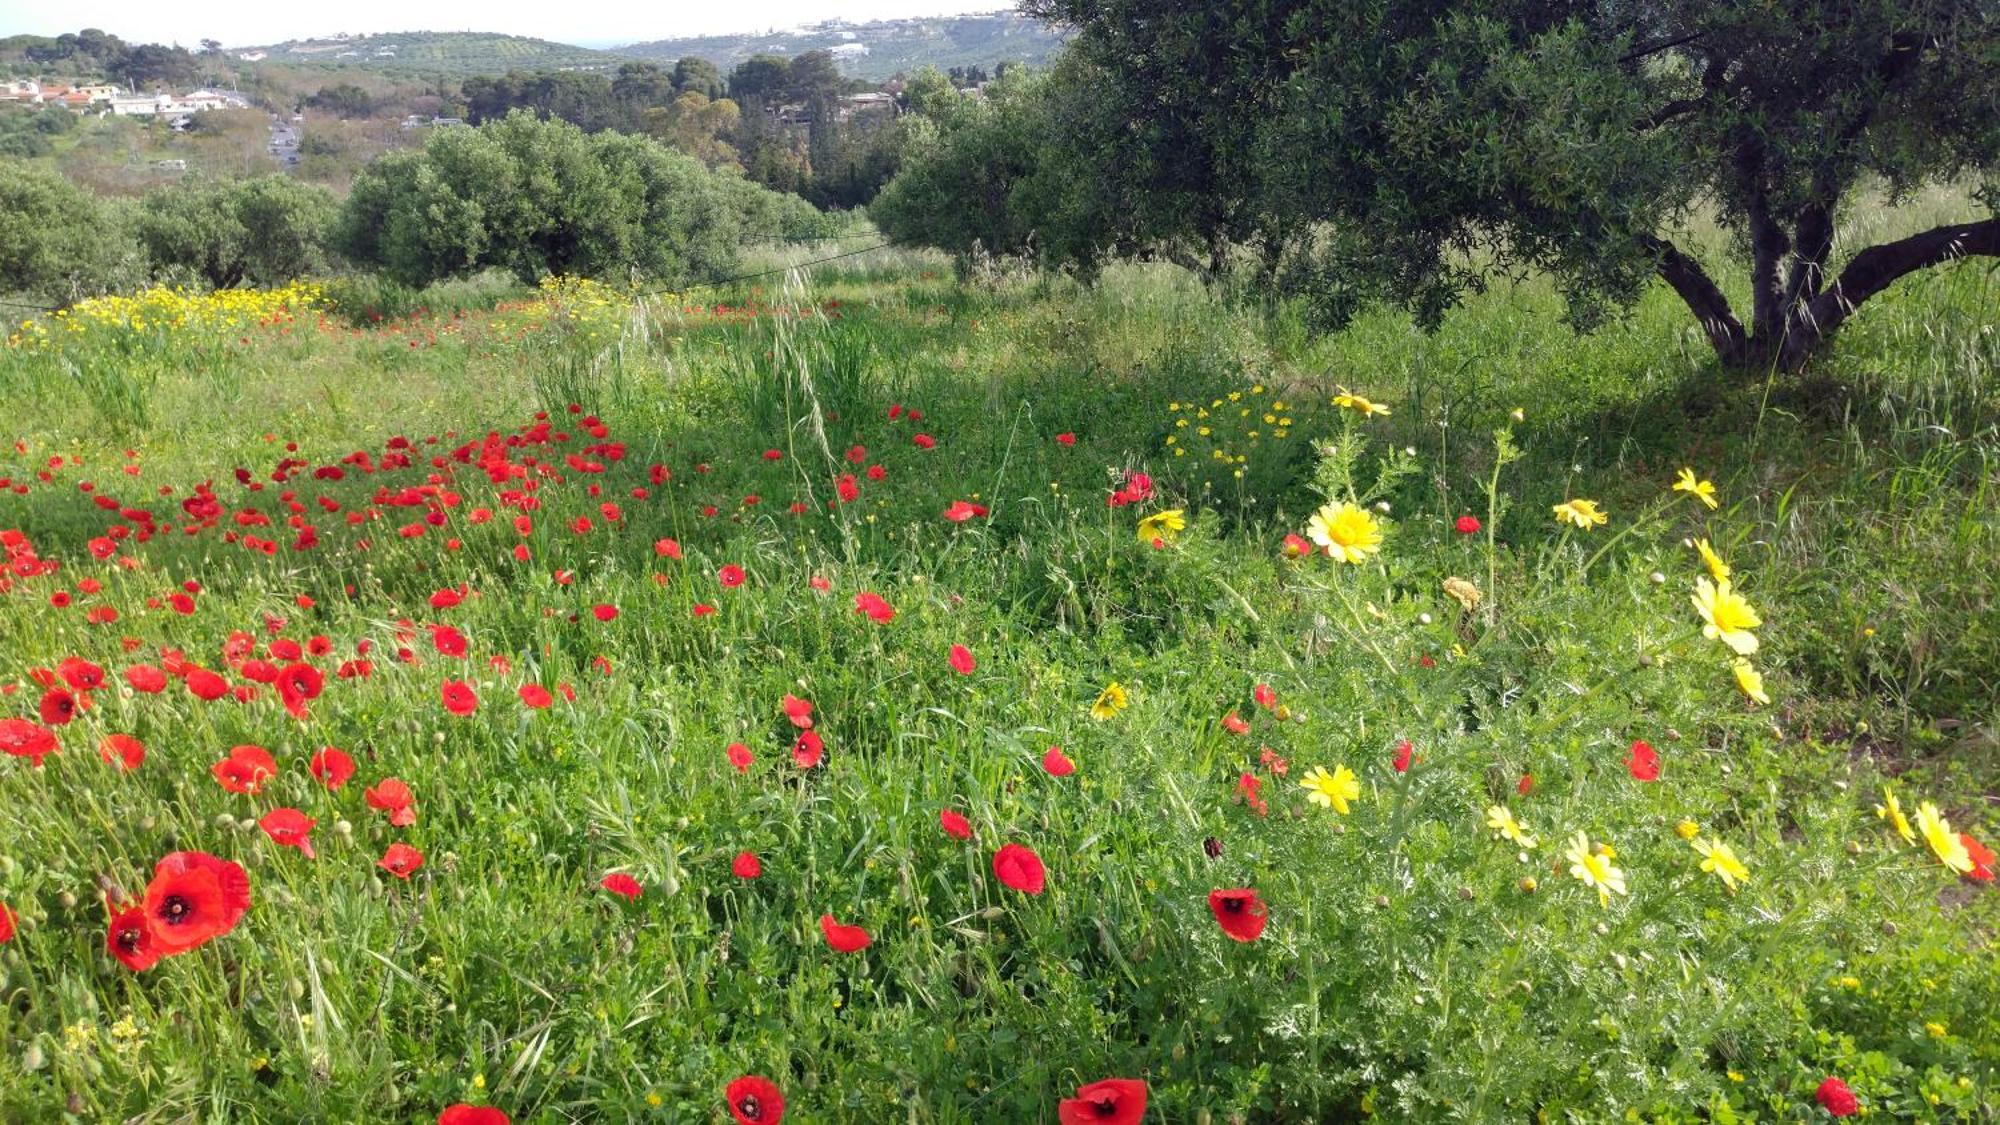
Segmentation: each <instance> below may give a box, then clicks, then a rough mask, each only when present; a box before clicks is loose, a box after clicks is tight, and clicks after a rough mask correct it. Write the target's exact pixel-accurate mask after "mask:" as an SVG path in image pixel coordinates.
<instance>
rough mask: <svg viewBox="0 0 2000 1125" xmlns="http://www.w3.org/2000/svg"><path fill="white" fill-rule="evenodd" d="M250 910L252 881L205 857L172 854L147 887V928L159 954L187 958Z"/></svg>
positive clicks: (231, 865) (229, 865) (234, 867)
mask: <svg viewBox="0 0 2000 1125" xmlns="http://www.w3.org/2000/svg"><path fill="white" fill-rule="evenodd" d="M249 910H250V876H248V875H246V874H244V872H243V869H242V868H241V867H239V866H237V865H236V864H234V863H231V862H229V861H228V860H226V859H218V858H216V857H215V856H212V855H208V854H206V853H204V852H174V853H173V854H171V855H169V856H167V857H166V858H164V859H162V860H160V862H159V863H158V864H156V865H155V866H154V868H153V881H152V882H150V883H148V884H147V885H146V905H145V911H146V913H145V918H146V929H147V931H148V933H149V934H150V935H151V936H152V938H153V941H154V943H155V944H157V945H158V946H159V948H160V951H161V953H162V954H163V955H168V956H171V955H173V954H176V953H185V952H187V951H188V950H190V949H194V948H196V947H197V946H200V945H204V944H206V943H208V942H210V941H213V940H214V939H216V938H219V937H221V936H223V935H224V934H226V933H228V932H229V931H231V930H233V929H235V928H236V923H238V922H240V921H242V920H243V915H244V914H246V913H248V912H249Z"/></svg>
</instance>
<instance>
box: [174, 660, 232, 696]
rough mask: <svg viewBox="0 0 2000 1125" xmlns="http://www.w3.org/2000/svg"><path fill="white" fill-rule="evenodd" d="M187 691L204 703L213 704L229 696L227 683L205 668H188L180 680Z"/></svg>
mask: <svg viewBox="0 0 2000 1125" xmlns="http://www.w3.org/2000/svg"><path fill="white" fill-rule="evenodd" d="M182 682H183V683H185V684H187V689H188V691H190V692H192V693H193V694H194V697H195V698H196V699H199V700H201V701H202V702H204V703H213V702H215V701H216V700H218V699H221V698H222V697H223V696H225V695H228V694H229V681H228V680H225V679H223V678H222V677H221V676H218V675H216V674H215V673H214V672H211V671H209V670H208V669H206V668H189V669H188V671H187V677H186V678H185V679H184V680H182Z"/></svg>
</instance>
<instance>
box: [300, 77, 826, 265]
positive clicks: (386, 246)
mask: <svg viewBox="0 0 2000 1125" xmlns="http://www.w3.org/2000/svg"><path fill="white" fill-rule="evenodd" d="M821 221H829V220H820V219H819V218H818V217H817V213H816V212H813V211H812V209H811V207H810V206H809V205H807V204H806V203H805V202H804V201H802V200H792V199H788V198H787V197H784V196H780V195H777V194H776V193H773V192H770V191H767V190H765V189H763V188H759V187H757V186H755V185H753V184H749V183H747V182H745V181H743V180H741V179H735V178H730V177H726V176H723V175H720V174H718V173H715V172H711V171H709V170H708V169H707V168H706V167H704V166H703V165H702V164H701V162H700V161H698V160H695V159H694V158H692V157H690V156H686V155H684V154H682V153H678V152H675V151H673V150H671V149H668V148H666V147H665V146H663V145H661V144H659V143H657V142H655V141H651V140H648V139H645V138H641V137H631V136H624V135H620V134H614V133H605V134H598V135H595V136H591V135H586V134H585V133H584V132H583V131H582V130H581V129H578V128H577V127H576V126H574V125H570V124H568V123H566V122H562V121H540V120H537V119H536V118H535V117H534V116H533V115H532V114H529V113H526V112H516V113H513V114H510V115H509V116H508V117H506V118H505V119H503V120H500V121H497V122H493V123H491V124H487V125H483V126H480V127H478V128H476V129H451V130H443V131H439V132H437V133H435V134H433V135H432V136H431V138H430V140H429V141H428V142H427V143H426V144H425V146H424V149H423V151H422V152H418V153H399V154H396V155H393V156H388V157H384V158H382V159H380V160H377V161H376V162H374V163H373V164H371V165H369V166H368V167H367V168H366V169H364V170H363V172H362V173H361V175H360V176H358V177H357V178H356V180H355V183H354V191H353V194H352V195H350V196H349V197H348V201H347V206H346V208H345V210H344V211H343V213H342V215H341V219H340V225H339V235H338V245H339V246H340V248H341V250H342V252H343V253H345V254H346V255H347V256H348V257H349V258H351V259H353V260H354V261H355V262H357V263H360V264H365V265H371V266H376V267H378V268H380V269H382V270H383V271H384V272H386V273H387V274H388V275H389V276H390V277H392V278H394V279H395V280H396V281H398V282H400V283H402V284H404V285H424V284H428V283H430V282H432V281H436V280H438V279H440V278H446V277H457V276H463V275H465V274H466V273H469V272H471V271H474V270H478V269H483V268H487V267H498V268H501V269H506V270H509V271H511V272H513V273H514V274H515V276H517V277H519V278H521V280H523V281H527V282H534V281H538V280H539V279H541V278H543V277H548V276H554V275H565V276H572V275H573V276H587V277H604V278H616V279H618V280H629V279H645V280H651V281H664V282H667V283H669V284H679V283H681V282H684V281H688V280H693V279H696V278H700V277H708V276H714V275H715V274H717V273H720V272H723V271H726V270H727V269H728V268H729V267H730V266H731V265H732V264H733V262H734V261H735V256H736V252H737V249H738V248H739V247H740V246H741V245H742V244H743V243H744V242H746V241H751V240H756V239H764V238H774V237H779V236H781V235H787V234H791V233H792V232H795V231H804V230H808V229H812V228H814V227H815V226H816V225H817V224H818V223H819V222H821Z"/></svg>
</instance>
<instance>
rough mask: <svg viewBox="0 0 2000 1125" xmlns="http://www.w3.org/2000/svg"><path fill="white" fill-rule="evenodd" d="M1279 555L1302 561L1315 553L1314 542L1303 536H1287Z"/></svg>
mask: <svg viewBox="0 0 2000 1125" xmlns="http://www.w3.org/2000/svg"><path fill="white" fill-rule="evenodd" d="M1278 553H1279V554H1282V555H1284V556H1285V557H1286V558H1288V559H1302V558H1305V557H1306V556H1307V555H1310V554H1312V553H1313V545H1312V541H1311V540H1309V539H1307V538H1306V537H1305V536H1303V535H1287V536H1285V541H1284V543H1283V544H1281V545H1280V546H1279V548H1278Z"/></svg>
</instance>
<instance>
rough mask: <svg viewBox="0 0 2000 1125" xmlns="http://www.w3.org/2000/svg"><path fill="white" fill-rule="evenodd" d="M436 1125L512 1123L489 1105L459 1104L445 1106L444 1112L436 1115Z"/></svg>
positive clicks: (499, 1124) (510, 1124)
mask: <svg viewBox="0 0 2000 1125" xmlns="http://www.w3.org/2000/svg"><path fill="white" fill-rule="evenodd" d="M438 1125H513V1122H512V1120H511V1119H510V1118H509V1117H508V1116H507V1115H506V1114H505V1113H503V1112H501V1111H500V1110H497V1109H494V1108H493V1107H492V1106H490V1105H467V1104H465V1103H464V1102H460V1103H458V1104H457V1105H453V1106H446V1107H445V1109H444V1112H442V1113H440V1114H438Z"/></svg>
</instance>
